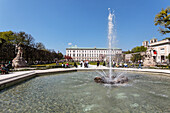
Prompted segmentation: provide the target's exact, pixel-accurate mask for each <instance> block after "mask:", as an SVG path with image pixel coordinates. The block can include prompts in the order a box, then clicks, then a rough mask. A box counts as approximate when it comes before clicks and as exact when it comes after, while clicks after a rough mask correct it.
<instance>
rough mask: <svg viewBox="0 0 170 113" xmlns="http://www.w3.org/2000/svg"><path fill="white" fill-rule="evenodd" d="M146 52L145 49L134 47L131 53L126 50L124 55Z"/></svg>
mask: <svg viewBox="0 0 170 113" xmlns="http://www.w3.org/2000/svg"><path fill="white" fill-rule="evenodd" d="M146 50H147V47H144V46H137V47H134V48H133V49H132V50H131V51H130V50H128V51H127V52H125V54H129V53H137V52H145V51H146Z"/></svg>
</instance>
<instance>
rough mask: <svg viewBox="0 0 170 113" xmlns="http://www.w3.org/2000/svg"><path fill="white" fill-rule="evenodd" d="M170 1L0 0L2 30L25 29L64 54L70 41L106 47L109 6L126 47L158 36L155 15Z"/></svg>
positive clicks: (119, 41) (119, 44)
mask: <svg viewBox="0 0 170 113" xmlns="http://www.w3.org/2000/svg"><path fill="white" fill-rule="evenodd" d="M168 6H170V0H0V31H8V30H12V31H14V32H19V31H24V32H26V33H28V34H31V35H32V36H33V37H34V38H35V41H36V42H42V43H43V44H44V45H45V46H46V48H48V49H54V50H56V51H57V50H59V51H61V52H63V53H65V48H66V47H68V43H72V44H73V45H77V46H79V47H95V46H96V47H107V46H108V44H107V31H108V28H107V27H108V20H107V18H108V14H109V12H108V8H111V9H113V10H115V15H116V29H117V37H116V38H117V44H116V47H118V48H122V49H123V50H128V49H132V48H133V47H135V46H140V45H141V44H142V41H144V40H150V39H151V38H153V37H156V38H157V39H158V40H162V39H163V38H165V37H170V35H161V34H160V33H159V31H157V30H158V26H155V25H154V17H155V15H156V14H157V13H158V12H160V11H161V9H162V8H167V7H168Z"/></svg>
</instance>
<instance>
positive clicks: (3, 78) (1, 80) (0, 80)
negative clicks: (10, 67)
mask: <svg viewBox="0 0 170 113" xmlns="http://www.w3.org/2000/svg"><path fill="white" fill-rule="evenodd" d="M106 69H109V68H108V67H105V66H99V67H97V66H96V65H89V68H84V67H80V66H78V68H55V69H47V70H33V71H20V72H12V73H10V74H5V75H0V89H2V85H4V84H7V83H10V82H13V81H17V80H20V79H22V78H28V77H30V78H31V76H32V77H33V76H35V74H43V73H54V72H55V73H57V72H71V71H90V70H106ZM112 69H114V70H123V71H135V72H152V73H162V74H166V75H167V76H169V77H170V70H162V69H136V68H112Z"/></svg>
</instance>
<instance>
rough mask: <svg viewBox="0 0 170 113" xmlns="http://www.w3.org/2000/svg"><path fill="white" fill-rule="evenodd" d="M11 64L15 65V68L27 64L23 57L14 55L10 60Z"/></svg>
mask: <svg viewBox="0 0 170 113" xmlns="http://www.w3.org/2000/svg"><path fill="white" fill-rule="evenodd" d="M12 66H13V67H15V68H20V67H26V66H27V64H26V62H25V59H24V58H23V57H17V56H16V57H15V58H14V59H13V60H12Z"/></svg>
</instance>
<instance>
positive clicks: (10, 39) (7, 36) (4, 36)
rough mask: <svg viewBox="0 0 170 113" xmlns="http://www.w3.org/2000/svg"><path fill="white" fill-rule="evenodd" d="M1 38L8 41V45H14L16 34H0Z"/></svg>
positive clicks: (7, 32) (9, 32)
mask: <svg viewBox="0 0 170 113" xmlns="http://www.w3.org/2000/svg"><path fill="white" fill-rule="evenodd" d="M0 38H1V39H4V40H6V42H7V43H14V40H15V38H16V34H15V33H13V32H12V31H6V32H0Z"/></svg>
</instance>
